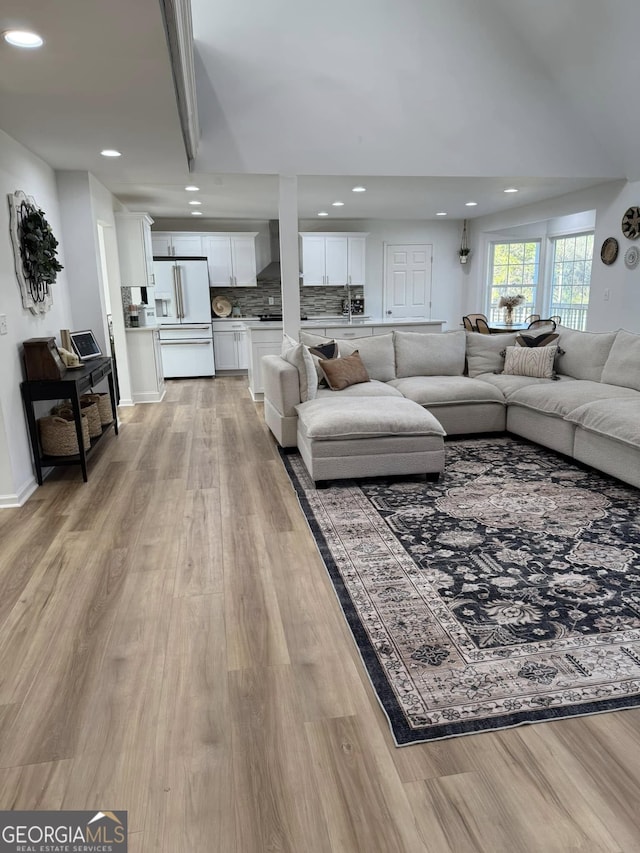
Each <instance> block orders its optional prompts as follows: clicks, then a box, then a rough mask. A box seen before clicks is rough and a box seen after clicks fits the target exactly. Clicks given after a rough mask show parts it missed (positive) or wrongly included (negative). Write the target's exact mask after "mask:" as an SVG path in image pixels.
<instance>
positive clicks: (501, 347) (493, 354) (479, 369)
mask: <svg viewBox="0 0 640 853" xmlns="http://www.w3.org/2000/svg"><path fill="white" fill-rule="evenodd" d="M466 335H467V368H468V373H469V376H470V377H471V378H472V379H475V377H476V376H480V375H481V374H482V373H497V372H502V369H503V368H504V354H503V353H504V351H505V349H506V347H512V346H514V345H515V342H516V337H517V332H509V334H508V335H481V334H480V333H479V332H467V333H466Z"/></svg>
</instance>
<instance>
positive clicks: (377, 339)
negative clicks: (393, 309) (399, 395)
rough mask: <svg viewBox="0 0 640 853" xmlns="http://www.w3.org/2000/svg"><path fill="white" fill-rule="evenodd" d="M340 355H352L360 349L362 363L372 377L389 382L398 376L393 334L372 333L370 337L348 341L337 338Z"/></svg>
mask: <svg viewBox="0 0 640 853" xmlns="http://www.w3.org/2000/svg"><path fill="white" fill-rule="evenodd" d="M336 343H337V344H338V347H339V349H340V355H351V353H352V352H355V351H356V350H358V352H359V353H360V358H361V359H362V363H363V364H364V366H365V367H366V368H367V373H368V374H369V376H370V377H371V379H379V380H380V382H388V381H389V380H390V379H395V378H396V361H395V350H394V347H393V335H392V334H391V333H389V334H388V335H372V336H371V337H368V338H354V339H353V340H350V341H347V340H342V339H341V338H337V339H336Z"/></svg>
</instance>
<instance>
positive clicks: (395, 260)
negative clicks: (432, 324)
mask: <svg viewBox="0 0 640 853" xmlns="http://www.w3.org/2000/svg"><path fill="white" fill-rule="evenodd" d="M432 249H433V247H432V246H431V245H430V244H428V243H405V244H387V245H386V246H385V264H384V268H385V282H384V313H385V315H386V316H387V317H393V318H396V319H399V318H403V317H421V318H424V319H429V317H430V316H431V259H432V254H433V252H432Z"/></svg>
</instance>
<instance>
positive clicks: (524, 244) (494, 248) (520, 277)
mask: <svg viewBox="0 0 640 853" xmlns="http://www.w3.org/2000/svg"><path fill="white" fill-rule="evenodd" d="M592 259H593V232H592V231H589V232H582V233H577V234H567V235H564V236H558V237H553V238H550V239H548V240H545V242H544V243H543V242H542V241H541V240H539V239H534V240H513V241H504V242H503V241H500V242H496V243H491V245H490V251H489V280H488V286H487V302H488V305H487V310H486V313H487V316H488V317H489V320H490V322H492V323H501V322H504V309H503V308H499V307H498V305H499V302H500V298H501V297H502V296H517V295H518V294H521V295H522V296H524V302H523V303H522V305H519V306H518V307H517V308H516V309H515V311H514V312H513V319H514V322H516V323H523V322H524V321H525V320H526V319H527V317H529V315H530V314H539V315H540V316H541V317H552V316H558V317H560V319H561V322H562V325H563V326H569V327H571V328H572V329H580V330H582V331H584V329H585V328H586V324H587V310H588V308H589V287H590V285H591V264H592Z"/></svg>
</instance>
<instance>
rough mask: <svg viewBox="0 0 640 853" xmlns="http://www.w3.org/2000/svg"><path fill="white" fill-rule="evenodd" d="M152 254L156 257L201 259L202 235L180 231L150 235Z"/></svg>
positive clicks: (155, 232)
mask: <svg viewBox="0 0 640 853" xmlns="http://www.w3.org/2000/svg"><path fill="white" fill-rule="evenodd" d="M151 242H152V244H153V254H154V255H156V256H157V257H167V256H168V257H183V258H202V257H204V254H205V253H204V251H203V249H202V235H201V234H192V233H189V232H181V231H171V232H169V231H154V232H152V233H151Z"/></svg>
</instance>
